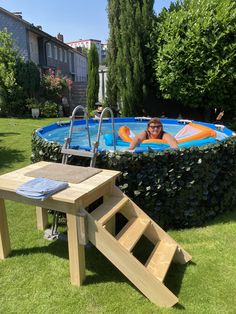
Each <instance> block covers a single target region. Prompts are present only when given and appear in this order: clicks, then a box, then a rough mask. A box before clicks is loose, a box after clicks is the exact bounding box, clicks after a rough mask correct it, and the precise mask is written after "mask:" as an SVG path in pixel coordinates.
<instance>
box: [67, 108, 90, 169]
mask: <svg viewBox="0 0 236 314" xmlns="http://www.w3.org/2000/svg"><path fill="white" fill-rule="evenodd" d="M78 109H82V110H83V112H84V115H85V120H86V126H85V129H86V130H87V133H88V141H89V146H90V147H92V144H91V136H90V131H89V124H88V111H87V109H86V108H85V107H83V106H81V105H78V106H76V107H75V108H74V110H73V111H72V114H71V120H70V128H69V135H68V137H67V138H65V142H64V145H63V147H64V148H65V149H67V148H69V147H70V143H71V140H72V133H73V127H74V120H75V116H76V112H77V110H78ZM67 159H68V156H67V155H66V154H63V157H62V163H63V164H64V163H65V164H66V163H67Z"/></svg>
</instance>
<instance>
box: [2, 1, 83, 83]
mask: <svg viewBox="0 0 236 314" xmlns="http://www.w3.org/2000/svg"><path fill="white" fill-rule="evenodd" d="M4 29H6V30H7V32H9V33H11V34H12V38H13V40H14V46H15V48H16V49H17V50H18V51H19V54H20V55H21V56H22V57H23V58H24V59H25V61H28V60H31V61H33V62H34V63H35V64H37V65H38V67H39V68H40V70H41V72H42V73H45V72H46V71H47V70H48V69H49V68H52V69H53V70H60V71H61V73H62V74H63V75H66V76H68V77H70V78H71V79H72V80H73V81H75V82H78V81H87V75H88V70H87V68H88V66H87V57H86V56H84V55H83V54H82V53H80V52H79V51H76V50H75V49H72V48H71V46H69V45H67V44H66V43H64V39H63V35H62V34H60V33H59V34H58V35H57V38H56V37H53V36H51V35H49V34H48V33H45V32H44V31H43V30H42V26H35V25H34V24H31V23H29V22H27V21H25V20H24V19H23V18H22V15H21V12H16V13H15V14H14V13H11V12H9V11H7V10H5V9H3V8H1V7H0V31H2V30H4Z"/></svg>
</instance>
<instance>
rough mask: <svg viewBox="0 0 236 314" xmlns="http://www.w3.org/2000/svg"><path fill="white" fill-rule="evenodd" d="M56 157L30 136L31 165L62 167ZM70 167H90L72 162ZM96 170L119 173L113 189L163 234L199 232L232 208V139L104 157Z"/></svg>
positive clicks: (235, 180)
mask: <svg viewBox="0 0 236 314" xmlns="http://www.w3.org/2000/svg"><path fill="white" fill-rule="evenodd" d="M60 151H61V146H60V145H58V144H55V143H51V142H46V141H44V140H42V139H41V138H40V137H38V135H37V134H36V133H34V134H33V137H32V161H33V162H37V161H40V160H48V161H54V162H61V157H62V156H61V152H60ZM70 163H71V164H77V165H84V166H87V165H88V163H89V161H88V160H86V159H85V158H78V157H73V158H72V159H71V160H70ZM96 167H98V168H106V169H115V170H120V171H121V172H122V175H121V176H120V177H119V179H118V182H117V185H119V187H120V188H121V189H122V191H123V192H124V193H126V194H127V195H128V196H129V197H130V198H132V199H133V200H134V202H135V203H137V204H138V205H139V206H140V207H141V208H142V209H144V210H145V211H146V212H147V213H148V214H149V215H150V216H151V217H152V218H153V219H154V220H156V221H157V222H158V224H160V225H161V226H162V227H164V228H169V227H171V228H186V227H192V226H201V225H203V224H204V223H205V222H206V221H209V219H211V218H213V217H215V216H216V215H218V214H219V213H222V212H225V211H227V210H232V209H234V208H235V206H236V193H235V192H236V137H231V138H229V139H227V140H226V141H225V142H219V143H217V144H215V145H212V144H210V145H206V146H202V147H191V148H181V149H178V150H165V151H159V152H158V151H152V150H150V151H149V152H147V153H139V154H138V153H131V152H116V153H111V152H104V153H101V154H100V155H99V156H98V158H97V163H96Z"/></svg>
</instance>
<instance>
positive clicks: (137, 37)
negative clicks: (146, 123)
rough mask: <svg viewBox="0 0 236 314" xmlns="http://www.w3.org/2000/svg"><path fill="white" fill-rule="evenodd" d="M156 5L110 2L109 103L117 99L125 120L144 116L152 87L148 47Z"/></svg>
mask: <svg viewBox="0 0 236 314" xmlns="http://www.w3.org/2000/svg"><path fill="white" fill-rule="evenodd" d="M153 3H154V1H153V0H119V1H117V0H110V1H109V6H108V17H109V27H110V34H109V44H108V53H109V55H108V56H109V58H108V71H109V72H108V84H107V87H108V88H107V92H108V93H107V97H108V103H109V102H111V99H112V98H111V96H112V97H114V95H115V97H116V103H118V104H119V107H120V109H121V112H122V114H123V115H125V116H130V115H142V114H143V109H144V107H145V99H146V97H147V95H148V89H149V88H148V86H149V85H150V83H151V79H150V78H151V75H150V70H149V67H150V59H149V57H148V56H149V55H148V50H147V48H146V46H147V44H148V41H149V33H150V27H151V23H152V19H153V16H154V15H153ZM115 15H116V16H115ZM110 49H111V50H110ZM112 49H113V50H112ZM111 87H113V92H114V90H115V93H112V89H111ZM114 100H115V99H114V98H113V99H112V102H114Z"/></svg>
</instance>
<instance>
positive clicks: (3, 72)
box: [0, 30, 17, 115]
mask: <svg viewBox="0 0 236 314" xmlns="http://www.w3.org/2000/svg"><path fill="white" fill-rule="evenodd" d="M16 56H17V52H16V50H15V49H14V48H13V40H12V38H11V34H9V33H8V32H7V31H6V30H4V31H0V89H1V90H0V98H1V99H0V106H1V107H0V108H1V114H3V115H4V114H5V115H7V114H8V113H11V105H10V104H9V103H8V100H9V98H10V97H11V95H12V94H13V93H14V89H15V88H16V86H17V83H16V78H15V74H16Z"/></svg>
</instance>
